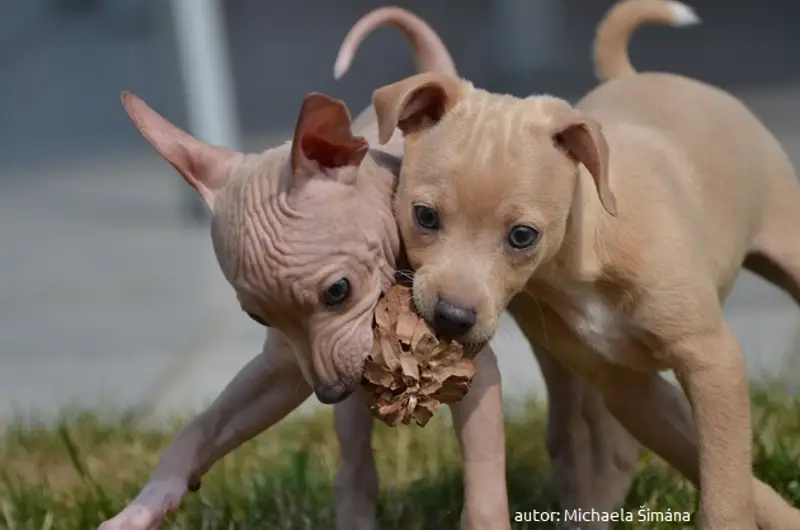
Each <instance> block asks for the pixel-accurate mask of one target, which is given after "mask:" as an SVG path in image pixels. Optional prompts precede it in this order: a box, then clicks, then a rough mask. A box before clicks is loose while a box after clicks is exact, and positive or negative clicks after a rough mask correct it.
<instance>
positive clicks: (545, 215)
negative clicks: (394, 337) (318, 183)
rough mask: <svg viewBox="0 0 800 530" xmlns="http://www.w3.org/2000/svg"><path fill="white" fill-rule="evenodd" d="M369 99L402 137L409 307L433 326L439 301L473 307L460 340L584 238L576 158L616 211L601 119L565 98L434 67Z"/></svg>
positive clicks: (398, 210)
mask: <svg viewBox="0 0 800 530" xmlns="http://www.w3.org/2000/svg"><path fill="white" fill-rule="evenodd" d="M373 104H374V106H375V109H376V113H377V116H378V123H379V127H380V130H381V131H382V137H381V140H382V141H383V140H384V139H386V138H387V136H386V135H388V134H390V131H391V130H392V129H393V128H394V127H398V128H400V129H401V130H402V131H403V134H404V141H405V155H404V160H403V169H402V173H401V178H400V181H399V184H398V190H397V193H396V197H395V205H394V209H395V216H396V218H397V223H398V226H399V228H400V232H401V234H402V236H403V241H404V244H405V249H406V252H407V254H408V258H409V262H410V264H411V266H412V268H414V270H415V276H414V286H413V293H414V302H415V304H416V306H417V309H418V310H419V312H420V314H421V315H422V316H423V317H425V318H426V319H427V320H429V321H430V322H431V323H432V324H433V325H434V327H437V318H439V315H441V314H442V313H441V312H440V311H441V310H440V309H439V307H440V306H441V304H442V303H443V301H446V302H447V304H448V305H449V306H450V307H455V308H457V310H458V312H459V313H458V314H463V313H464V312H469V313H472V314H473V315H474V318H473V320H472V321H471V322H472V323H471V324H467V325H465V326H463V327H462V328H461V331H462V333H461V334H460V335H458V336H456V337H454V338H456V339H458V340H459V341H461V342H464V343H482V342H484V341H486V340H489V339H490V338H491V337H492V336H493V334H494V333H495V331H496V329H497V326H498V322H499V317H500V314H501V313H502V311H503V310H505V308H506V306H507V305H508V303H509V302H510V301H511V299H512V298H513V297H514V296H515V295H516V294H518V293H520V292H521V291H523V290H525V289H526V285H527V284H528V283H529V281H530V280H531V279H532V278H533V277H534V276H536V275H547V270H548V267H552V266H557V265H556V264H557V261H558V259H557V257H558V255H559V253H560V251H561V249H562V248H563V247H564V246H566V245H575V244H580V242H579V241H578V240H577V239H575V238H574V237H573V236H575V231H574V230H572V227H573V226H574V225H575V224H576V221H575V220H576V216H579V215H580V211H581V209H582V207H583V203H584V201H583V200H582V199H581V197H582V195H581V194H582V193H585V190H583V186H581V185H580V179H579V178H578V175H579V164H583V165H584V166H585V167H586V168H587V169H588V170H589V171H590V175H591V178H590V179H589V182H590V188H596V189H590V190H589V191H590V192H592V193H599V194H600V198H601V200H602V202H603V205H604V206H605V207H606V209H607V210H608V212H609V213H611V214H612V215H613V213H614V212H615V209H616V204H615V200H614V196H613V194H612V193H611V191H610V189H609V187H608V181H607V158H608V155H607V146H606V144H605V140H604V139H603V137H602V133H601V132H600V129H599V125H597V124H596V123H595V122H593V121H592V120H590V119H589V118H587V117H585V116H582V115H581V114H580V113H579V112H578V111H577V110H575V109H573V108H572V107H570V105H569V104H568V103H567V102H566V101H563V100H559V99H556V98H552V97H546V96H541V97H531V98H526V99H519V98H515V97H512V96H508V95H499V94H491V93H489V92H486V91H483V90H479V89H476V88H474V87H473V86H472V85H471V84H469V83H467V82H466V81H462V80H460V79H457V78H453V77H449V76H446V75H443V74H435V73H434V74H419V75H416V76H413V77H410V78H407V79H405V80H402V81H399V82H397V83H395V84H393V85H388V86H386V87H383V88H381V89H378V90H377V91H376V92H375V94H374V96H373ZM592 181H593V182H594V185H592V184H591V182H592Z"/></svg>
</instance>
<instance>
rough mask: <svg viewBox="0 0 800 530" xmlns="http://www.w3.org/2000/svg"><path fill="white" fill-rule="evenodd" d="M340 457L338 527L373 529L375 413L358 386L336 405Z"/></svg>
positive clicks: (344, 529)
mask: <svg viewBox="0 0 800 530" xmlns="http://www.w3.org/2000/svg"><path fill="white" fill-rule="evenodd" d="M333 418H334V426H335V428H336V438H337V439H338V441H339V449H340V451H341V460H340V462H339V469H338V470H337V471H336V476H335V477H334V497H335V502H336V530H374V528H375V527H376V526H375V525H376V520H375V517H376V513H377V506H378V472H377V471H376V469H375V458H374V456H373V452H372V423H373V419H372V415H371V414H370V412H369V409H368V408H367V406H366V401H365V397H364V393H363V391H362V390H361V388H360V387H359V388H358V390H356V391H355V392H354V393H353V395H351V396H350V397H349V398H347V399H346V400H344V401H343V402H341V403H337V404H336V405H334V407H333Z"/></svg>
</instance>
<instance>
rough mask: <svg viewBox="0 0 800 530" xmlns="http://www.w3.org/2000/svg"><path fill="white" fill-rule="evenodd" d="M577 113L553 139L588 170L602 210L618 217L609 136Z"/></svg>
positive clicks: (560, 126) (561, 125) (595, 123)
mask: <svg viewBox="0 0 800 530" xmlns="http://www.w3.org/2000/svg"><path fill="white" fill-rule="evenodd" d="M575 114H576V115H573V117H571V118H570V119H568V120H566V121H565V122H562V123H561V124H560V125H559V126H558V128H557V130H558V132H556V133H555V135H554V140H555V142H556V144H557V145H559V146H561V147H562V148H563V149H564V150H565V151H566V152H567V153H568V154H569V155H570V156H571V157H572V158H574V159H575V160H576V161H577V162H579V163H581V164H583V165H584V166H585V167H586V169H587V170H588V171H589V173H590V174H591V175H592V178H593V179H594V184H595V187H596V188H597V194H598V195H599V196H600V203H601V204H602V205H603V208H604V209H605V210H606V212H608V213H609V214H610V215H612V216H616V215H617V199H616V197H615V196H614V193H613V192H612V191H611V187H610V186H609V182H608V179H609V177H608V156H609V152H608V143H606V137H605V135H604V134H603V130H602V128H601V127H600V124H599V123H598V122H596V121H594V120H593V119H591V118H587V117H585V116H582V115H580V114H577V113H575Z"/></svg>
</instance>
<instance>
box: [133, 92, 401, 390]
mask: <svg viewBox="0 0 800 530" xmlns="http://www.w3.org/2000/svg"><path fill="white" fill-rule="evenodd" d="M312 97H313V98H317V99H314V100H312ZM312 103H313V104H312ZM123 105H124V106H125V108H126V110H127V111H128V114H129V116H130V117H131V119H132V121H133V122H134V124H135V125H136V126H137V128H138V129H139V130H140V132H142V134H143V135H144V136H145V138H147V139H148V141H150V143H151V144H152V145H153V147H155V149H156V150H157V151H158V152H159V153H160V154H161V155H162V156H163V157H164V158H165V159H166V160H167V161H169V162H170V164H172V165H173V167H175V168H176V169H177V170H178V172H179V173H181V175H182V176H183V177H184V179H185V180H186V181H187V182H188V183H189V184H190V185H192V186H193V187H194V188H195V189H196V190H197V191H198V193H199V194H200V196H201V197H202V199H203V200H204V202H205V203H206V205H207V206H208V208H209V210H210V211H211V215H212V220H211V238H212V242H213V247H214V253H215V254H216V257H217V261H218V263H219V265H220V267H221V269H222V272H223V274H224V276H225V278H226V279H227V280H228V282H229V283H230V285H231V286H232V287H233V288H234V290H235V292H236V296H237V298H238V300H239V302H240V304H241V306H242V310H243V311H245V312H247V313H248V314H250V315H252V316H255V317H256V318H257V319H259V320H261V321H264V322H266V323H267V324H268V325H269V326H270V328H272V329H273V330H276V331H278V332H280V333H282V334H284V335H285V336H286V337H287V339H288V341H289V342H290V344H291V346H292V348H293V350H294V353H295V356H296V360H297V362H298V364H299V366H300V368H301V370H302V373H303V376H304V378H305V380H306V381H307V382H308V383H309V385H310V386H311V387H312V388H314V390H315V392H316V393H317V396H318V397H319V398H320V400H321V401H324V402H335V401H338V400H339V399H335V398H336V396H334V398H331V399H326V397H324V396H325V393H326V391H327V390H329V389H331V388H335V387H338V388H340V389H343V391H342V392H340V393H339V394H341V395H340V396H338V397H341V398H343V397H346V395H347V394H349V392H350V391H352V390H353V389H354V388H355V387H356V386H357V385H358V382H359V381H360V379H361V373H362V369H363V363H364V360H365V358H366V356H367V355H368V354H369V352H370V351H371V349H372V313H373V310H374V308H375V305H376V304H377V301H378V298H379V296H380V294H381V292H382V291H385V290H386V288H388V286H389V285H390V284H391V282H392V280H393V275H394V268H395V258H396V256H397V254H398V252H399V247H400V240H399V236H398V233H397V227H396V224H395V221H394V217H393V215H392V207H391V197H392V191H393V189H394V185H395V181H396V176H397V171H398V169H399V163H398V159H396V158H395V157H393V156H391V155H388V154H386V152H378V151H369V152H367V150H366V148H365V146H366V145H367V144H366V142H365V141H363V140H359V142H360V143H353V142H352V140H351V139H353V138H356V137H353V136H352V133H351V132H350V116H349V113H348V112H347V110H346V108H345V107H344V105H343V104H342V103H341V102H338V101H335V100H332V99H330V98H327V96H323V95H319V94H312V95H309V96H308V97H307V98H306V101H305V102H304V110H301V115H300V117H299V119H298V127H297V130H296V131H295V137H294V139H293V142H288V143H286V144H283V145H281V146H279V147H276V148H273V149H269V150H267V151H264V152H263V153H260V154H247V155H245V154H242V153H236V152H233V151H230V150H227V149H223V148H219V147H215V146H211V145H208V144H204V143H202V142H200V141H198V140H196V139H195V138H193V137H191V136H190V135H189V134H188V133H186V132H184V131H181V130H180V129H178V128H177V127H175V126H174V125H172V124H171V123H169V122H168V121H167V120H166V119H164V118H163V117H161V116H160V115H158V114H157V113H156V112H155V111H153V110H152V109H150V108H149V107H148V106H147V105H146V104H145V103H144V102H143V101H141V100H140V99H138V98H137V97H136V96H134V95H133V94H130V93H125V94H124V95H123ZM345 122H346V123H345ZM367 132H368V133H369V131H367ZM312 136H313V138H312ZM309 138H311V139H312V140H314V141H310V140H309ZM347 142H350V143H347ZM293 144H296V145H301V144H302V145H304V146H310V147H305V148H304V149H297V148H296V149H294V151H293V149H292V145H293ZM320 146H322V147H320ZM362 147H363V151H364V152H363V153H361V152H360V151H357V149H362ZM331 155H334V156H333V157H332V156H331ZM339 155H342V156H339ZM351 155H352V156H351ZM333 158H335V159H336V160H338V161H339V162H337V164H338V163H342V162H341V160H344V162H343V165H334V163H333V162H332V160H333ZM331 166H334V167H331ZM342 278H344V279H346V280H347V281H348V283H349V286H350V293H349V296H348V297H347V299H346V300H345V301H344V303H342V304H341V305H340V306H338V307H335V308H333V309H332V308H329V307H326V305H325V303H324V299H323V294H322V293H323V291H324V290H325V289H326V288H327V287H328V286H329V285H331V284H332V283H333V282H335V281H337V280H339V279H342Z"/></svg>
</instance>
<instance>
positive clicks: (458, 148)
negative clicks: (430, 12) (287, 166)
mask: <svg viewBox="0 0 800 530" xmlns="http://www.w3.org/2000/svg"><path fill="white" fill-rule="evenodd" d="M637 13H639V15H637ZM643 13H650V14H651V16H653V17H655V18H659V17H661V18H663V17H664V16H667V17H672V19H673V21H678V20H683V21H684V22H687V23H688V22H694V21H695V18H694V17H693V16H692V15H693V13H692V11H691V10H690V9H689V8H688V7H686V6H685V5H683V4H679V3H676V2H666V1H662V0H629V1H628V2H625V3H621V4H619V5H617V6H615V7H614V8H613V9H612V11H611V13H610V14H609V16H608V18H607V22H606V25H605V26H604V29H602V30H601V31H600V32H599V34H598V39H597V42H596V50H595V56H596V57H597V58H598V59H599V60H598V64H597V67H598V69H599V74H600V77H601V78H611V80H610V81H608V82H607V83H604V84H602V85H600V86H599V87H598V88H596V89H595V90H593V91H592V92H590V93H589V94H588V95H587V96H586V97H585V98H583V99H582V100H581V101H580V102H579V103H578V104H577V105H576V106H575V107H571V106H570V105H569V104H568V103H567V102H566V101H563V100H560V99H557V98H554V97H548V96H536V97H529V98H526V99H519V98H516V97H512V96H509V95H498V94H491V93H488V92H486V91H483V90H480V89H477V88H474V87H473V86H472V85H471V84H470V83H468V82H466V81H463V80H459V79H456V78H454V77H450V76H447V75H442V74H422V75H417V76H414V77H412V78H408V79H405V80H403V81H400V82H398V83H395V84H393V85H389V86H387V87H384V88H382V89H379V90H377V91H376V92H375V94H374V97H373V103H374V106H375V109H376V112H377V115H378V121H379V127H380V132H381V141H384V142H385V141H388V140H389V139H390V137H391V136H392V133H393V132H394V129H395V127H399V128H400V129H401V130H402V132H403V134H404V139H405V148H406V151H405V159H404V164H403V169H402V173H401V179H400V186H399V189H398V192H397V195H396V203H395V213H396V216H397V219H398V223H399V226H400V230H401V234H402V235H403V238H404V240H405V243H406V245H407V251H408V255H409V258H410V262H411V265H412V267H414V268H415V269H416V271H417V273H416V275H415V280H414V300H415V302H416V305H417V308H418V309H419V311H420V312H421V313H422V314H423V315H424V316H425V317H426V318H427V319H429V320H430V321H431V322H432V323H433V325H434V326H436V327H437V328H438V329H439V330H440V331H441V332H442V333H445V334H449V335H451V336H454V337H456V338H458V339H460V340H462V341H464V342H481V341H484V340H486V339H488V338H490V337H491V336H492V334H493V333H494V331H495V329H496V327H497V321H498V317H499V315H500V313H501V311H502V310H503V309H504V308H506V307H507V306H508V307H509V309H510V310H511V311H512V313H513V314H514V317H515V318H516V320H517V321H518V322H519V323H520V325H521V326H522V327H523V329H524V330H526V334H528V335H529V336H530V337H533V338H534V339H535V340H536V341H538V342H539V343H541V344H542V345H544V346H546V348H547V349H548V350H549V351H551V352H552V353H553V354H554V355H555V356H557V357H558V359H559V360H560V361H561V362H562V363H563V364H564V365H566V366H567V367H568V368H569V369H571V370H572V371H574V372H575V373H577V374H580V375H581V376H583V377H585V378H587V379H589V380H591V381H593V382H594V383H595V384H596V385H597V386H598V387H599V388H600V391H601V392H602V394H603V397H604V400H605V402H606V404H607V406H608V407H609V408H610V409H611V411H612V412H613V414H614V415H615V416H616V417H617V418H618V419H619V420H620V421H621V422H622V423H623V424H624V425H625V426H626V427H627V428H628V429H629V430H630V431H631V432H632V433H633V434H634V435H635V436H636V437H637V438H638V439H639V440H640V441H641V442H642V443H643V444H644V445H646V446H648V447H650V448H651V449H653V450H654V451H656V452H657V453H658V454H660V455H661V456H662V457H664V458H665V459H666V460H668V461H669V462H670V463H671V464H672V465H674V466H675V467H676V468H677V469H678V470H680V471H681V472H682V473H683V474H685V475H686V476H687V477H688V478H690V479H691V480H692V481H693V482H694V483H695V484H696V485H698V486H699V487H700V490H701V493H700V513H699V515H698V519H697V524H698V527H699V528H704V529H715V530H723V529H725V530H730V529H736V530H751V529H755V528H756V527H757V524H758V525H759V526H760V527H761V528H774V529H776V530H777V529H786V528H800V512H798V510H796V509H794V508H792V507H791V506H789V505H788V504H787V503H786V502H785V501H784V500H783V499H781V498H780V497H779V496H778V495H777V494H776V493H775V492H774V491H773V490H772V489H770V488H769V487H767V486H765V485H763V484H762V483H760V482H758V481H757V480H755V479H753V478H752V475H751V462H752V455H751V445H750V444H751V425H750V408H749V399H748V384H747V378H746V374H745V370H744V365H743V361H742V355H741V352H740V350H739V344H738V342H737V340H736V337H735V336H734V335H733V333H732V332H731V330H730V329H729V328H728V326H727V325H726V323H725V321H724V319H723V313H722V308H721V305H722V301H723V300H724V299H725V297H726V295H727V294H728V292H729V291H730V289H731V287H732V285H733V281H734V279H735V277H736V275H737V273H738V272H739V270H740V268H741V267H742V264H743V263H745V265H746V266H748V267H750V268H752V269H753V270H754V271H755V272H757V273H759V274H761V275H763V276H764V277H765V278H767V279H768V280H770V281H772V282H773V283H775V284H777V285H779V286H781V287H783V288H784V289H786V290H787V291H789V292H790V293H792V294H793V295H795V296H797V293H798V292H800V291H799V290H798V286H799V285H800V247H799V246H798V244H797V243H796V242H795V238H794V233H795V231H796V229H797V227H798V226H800V214H799V213H798V212H800V185H798V183H797V180H796V177H795V174H794V171H793V169H792V167H791V164H790V162H789V160H788V158H787V156H786V155H785V153H784V152H783V150H782V149H781V147H780V145H779V144H778V142H777V141H776V140H775V138H774V137H773V136H772V135H771V134H770V133H769V132H768V131H767V130H766V128H765V127H764V126H763V125H762V124H761V123H760V122H759V121H758V119H757V118H755V117H754V116H753V115H752V114H751V113H750V112H749V111H748V110H747V109H746V108H745V107H744V106H743V105H742V104H741V103H740V102H739V101H737V100H736V99H735V98H733V97H732V96H730V95H729V94H727V93H725V92H723V91H721V90H719V89H717V88H714V87H711V86H709V85H706V84H703V83H701V82H698V81H695V80H691V79H687V78H685V77H681V76H678V75H674V74H667V73H643V74H637V73H635V72H634V71H633V69H632V68H631V67H630V66H629V62H628V60H627V57H626V55H627V53H626V49H625V46H624V44H625V43H626V41H627V38H628V34H625V33H620V34H616V35H615V34H614V28H615V26H616V27H617V29H618V30H619V29H621V28H622V29H624V28H626V25H625V21H626V20H628V19H629V18H630V17H637V16H638V17H639V18H640V20H641V19H644V18H645V17H642V14H643ZM668 369H672V370H674V371H675V374H676V376H677V378H678V380H679V381H680V383H681V385H682V386H683V388H684V390H685V391H686V394H687V395H688V396H689V399H690V404H691V409H689V408H688V407H686V406H685V401H684V397H683V396H682V395H681V394H680V392H679V391H678V390H677V389H676V388H675V387H673V386H672V385H670V384H669V383H667V382H666V381H664V380H663V379H661V378H660V377H659V376H658V372H659V371H661V370H668Z"/></svg>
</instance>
